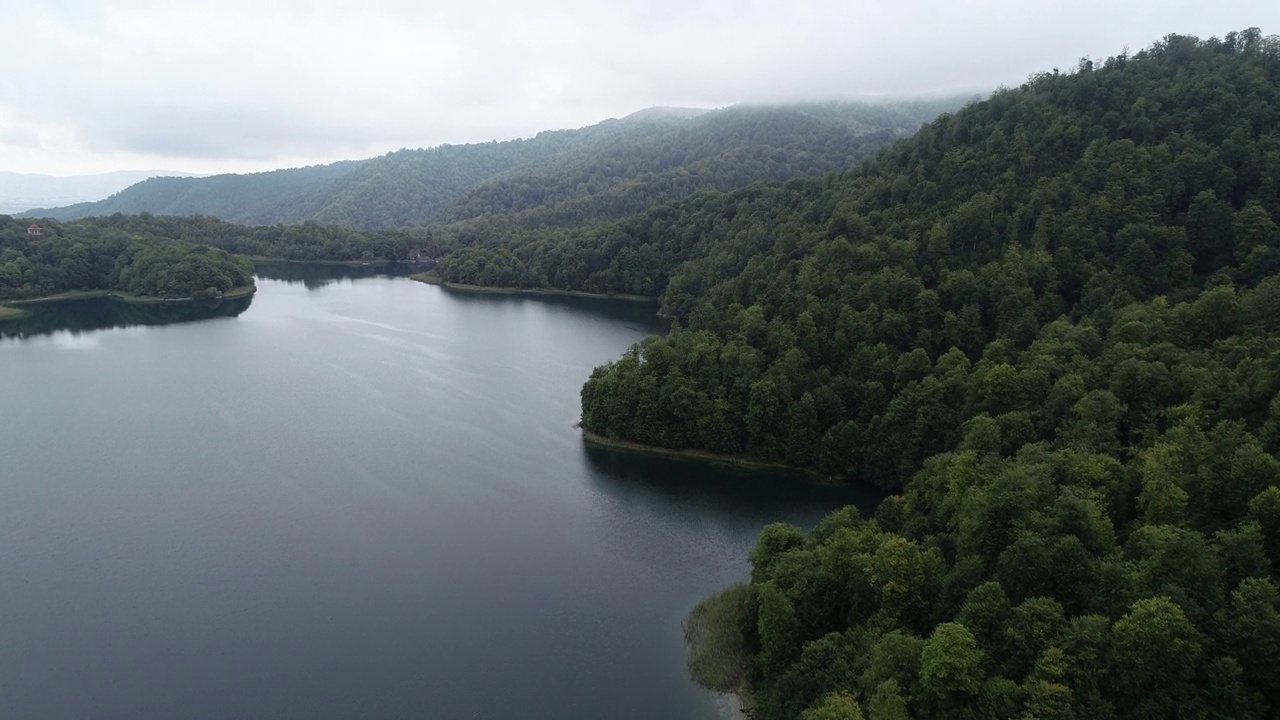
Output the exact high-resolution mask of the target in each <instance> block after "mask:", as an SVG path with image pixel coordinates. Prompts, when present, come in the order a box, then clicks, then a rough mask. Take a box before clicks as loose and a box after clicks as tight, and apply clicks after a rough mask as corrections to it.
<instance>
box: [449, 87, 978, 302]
mask: <svg viewBox="0 0 1280 720" xmlns="http://www.w3.org/2000/svg"><path fill="white" fill-rule="evenodd" d="M958 106H959V99H958V98H948V99H943V100H935V101H914V102H904V103H896V104H890V105H863V104H856V103H825V104H807V105H792V106H783V107H733V108H728V109H725V110H721V111H718V112H714V113H708V114H706V115H702V116H700V117H698V118H695V119H691V120H687V121H685V122H684V123H681V124H680V125H678V126H675V127H674V128H673V129H672V130H671V131H669V132H665V133H662V134H661V135H652V136H650V137H648V138H645V139H643V140H638V141H636V142H630V143H615V144H611V145H607V146H605V145H601V146H598V147H593V148H591V149H590V151H589V152H582V153H577V154H572V155H566V156H565V157H563V158H560V159H558V161H557V162H556V163H554V164H548V165H547V166H546V167H542V168H538V170H537V172H536V173H520V174H513V175H512V176H510V177H508V178H504V179H502V180H500V181H495V182H491V183H486V184H485V185H484V186H482V187H480V188H477V189H476V190H474V191H472V192H470V193H468V194H467V195H466V196H465V197H463V198H461V199H459V200H458V201H457V202H455V203H454V204H453V205H451V206H450V207H449V208H448V209H447V210H446V211H445V212H444V213H443V214H442V216H441V219H442V220H443V221H446V222H447V224H446V225H445V226H444V227H442V228H439V229H438V230H437V234H438V236H439V237H440V241H441V244H442V245H443V246H444V247H446V248H454V250H455V251H454V252H453V253H451V254H449V255H448V256H446V257H445V258H444V259H443V261H442V262H441V264H440V270H439V272H440V275H441V276H442V277H443V278H444V279H446V280H449V281H452V282H460V283H469V284H476V285H496V286H506V287H524V288H557V289H563V290H585V291H588V292H600V293H629V294H642V295H653V294H657V293H658V292H661V290H662V286H663V285H664V284H665V282H666V279H667V278H669V277H670V275H671V273H672V272H673V271H674V270H675V266H676V265H677V264H678V263H680V262H682V261H683V260H685V259H687V258H689V257H692V255H691V254H690V253H691V252H693V251H694V248H693V247H692V246H691V242H693V240H694V238H692V237H687V236H685V237H680V238H678V239H676V238H673V237H672V236H671V235H670V233H669V232H668V231H669V230H671V229H672V228H671V227H670V225H669V223H670V222H671V220H672V216H671V213H672V211H673V205H674V203H675V202H677V201H679V200H681V199H684V198H687V197H690V196H693V195H698V196H699V197H700V198H701V199H700V200H698V201H695V202H694V203H693V204H697V203H699V202H711V203H716V202H723V200H724V199H723V198H721V197H719V196H718V194H717V191H719V192H725V191H730V190H734V189H737V188H742V187H746V186H748V185H751V184H754V183H759V182H771V181H772V182H780V181H784V180H790V179H793V178H797V177H808V176H814V175H821V174H830V173H833V172H839V171H843V170H846V169H848V168H851V167H853V165H854V164H855V163H856V162H857V161H858V160H860V159H862V158H865V157H867V156H869V155H871V154H872V153H873V152H875V151H877V150H880V149H882V148H883V147H884V146H885V145H887V144H888V143H889V142H891V141H892V140H894V139H897V138H899V137H902V136H903V135H905V134H908V133H910V132H911V131H913V130H914V129H915V128H916V127H918V126H919V125H920V123H922V122H924V121H927V120H929V119H932V118H934V117H936V116H937V115H938V114H940V113H941V112H943V111H945V110H950V109H954V108H956V107H958Z"/></svg>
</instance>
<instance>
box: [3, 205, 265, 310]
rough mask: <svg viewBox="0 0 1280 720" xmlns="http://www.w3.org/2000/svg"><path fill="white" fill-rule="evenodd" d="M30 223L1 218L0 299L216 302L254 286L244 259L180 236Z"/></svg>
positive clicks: (85, 224)
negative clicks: (76, 294) (113, 294)
mask: <svg viewBox="0 0 1280 720" xmlns="http://www.w3.org/2000/svg"><path fill="white" fill-rule="evenodd" d="M29 224H30V223H29V222H28V221H26V220H21V221H20V220H15V219H13V218H10V217H8V216H3V215H0V300H21V299H27V298H37V297H44V296H48V295H55V294H58V293H64V292H68V291H77V290H90V291H93V290H112V291H118V292H123V293H128V294H130V295H138V296H147V297H158V298H189V297H199V298H209V299H217V298H220V297H221V296H222V294H223V293H225V292H226V291H228V290H231V289H234V288H238V287H244V286H248V285H252V284H253V265H252V263H250V262H249V261H248V260H247V259H245V258H243V257H239V256H236V255H232V254H231V253H228V252H227V251H225V250H222V249H219V248H213V247H209V246H207V245H202V244H196V243H192V242H187V241H185V240H182V239H180V238H181V236H173V235H164V234H156V233H154V232H149V231H146V232H143V231H129V230H126V229H123V228H120V227H117V226H114V225H113V224H112V223H109V222H98V221H92V220H81V221H78V222H74V223H66V224H63V223H59V222H57V221H48V220H46V221H43V222H42V223H41V224H40V225H39V234H32V233H29V232H28V226H29Z"/></svg>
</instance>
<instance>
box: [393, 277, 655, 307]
mask: <svg viewBox="0 0 1280 720" xmlns="http://www.w3.org/2000/svg"><path fill="white" fill-rule="evenodd" d="M409 278H410V279H411V280H417V281H418V282H421V283H426V284H428V285H438V286H440V287H442V288H445V289H446V290H456V291H458V292H468V293H487V294H490V295H545V296H553V297H555V296H559V297H585V298H594V299H597V300H626V301H627V302H648V303H656V302H658V301H659V300H661V298H659V297H651V296H649V295H627V294H618V295H610V294H608V293H592V292H586V291H584V290H559V289H556V288H513V287H490V286H488V285H467V284H465V283H455V282H449V281H448V280H445V279H443V278H441V277H440V276H439V275H436V274H434V273H430V272H420V273H414V274H412V275H410V276H409Z"/></svg>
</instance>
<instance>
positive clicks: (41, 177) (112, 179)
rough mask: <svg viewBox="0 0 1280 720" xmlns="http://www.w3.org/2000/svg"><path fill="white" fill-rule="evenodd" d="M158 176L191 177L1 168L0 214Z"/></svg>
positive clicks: (95, 196)
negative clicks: (12, 170) (67, 172)
mask: <svg viewBox="0 0 1280 720" xmlns="http://www.w3.org/2000/svg"><path fill="white" fill-rule="evenodd" d="M157 176H178V177H191V176H193V173H189V172H180V171H176V170H118V171H115V172H108V173H96V174H91V175H66V176H58V175H45V174H41V173H17V172H10V171H8V170H0V214H9V213H18V212H22V211H24V210H30V209H31V208H37V207H41V206H49V205H65V204H71V203H81V202H86V201H94V200H101V199H103V198H105V197H107V196H109V195H112V194H115V193H118V192H120V191H121V190H123V189H125V188H127V187H129V186H130V185H134V184H136V183H138V182H141V181H143V180H146V179H147V178H151V177H157Z"/></svg>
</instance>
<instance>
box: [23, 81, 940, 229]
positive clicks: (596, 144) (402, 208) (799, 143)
mask: <svg viewBox="0 0 1280 720" xmlns="http://www.w3.org/2000/svg"><path fill="white" fill-rule="evenodd" d="M958 104H959V100H958V99H955V98H952V99H940V100H933V101H914V102H901V103H894V104H880V105H870V104H862V103H828V104H822V105H805V106H782V107H733V108H727V109H724V110H718V111H712V112H705V113H689V112H660V111H650V112H641V113H637V114H636V115H634V116H630V117H628V118H623V119H620V120H608V121H605V122H602V123H599V124H597V125H593V126H591V127H587V128H582V129H578V130H560V131H547V132H542V133H539V134H538V135H537V136H536V137H533V138H529V139H523V140H512V141H509V142H501V143H499V142H490V143H478V144H472V145H442V146H440V147H436V148H432V149H428V150H400V151H398V152H393V153H388V154H387V155H384V156H381V157H377V158H371V159H368V160H361V161H352V162H343V163H336V164H333V165H325V166H315V167H308V168H297V169H291V170H278V171H274V172H268V173H257V174H252V175H218V176H214V177H207V178H152V179H150V180H147V181H145V182H142V183H138V184H137V185H134V186H132V187H130V188H128V189H126V190H124V191H122V192H120V193H117V194H116V195H113V196H112V197H110V198H107V199H106V200H102V201H99V202H94V203H80V204H78V205H73V206H69V207H66V208H56V209H52V210H33V211H31V212H30V213H28V214H30V215H43V216H48V217H53V218H57V219H61V220H70V219H75V218H82V217H86V216H103V215H112V214H115V213H125V214H140V213H144V212H146V213H151V214H154V215H207V216H211V217H217V218H219V219H222V220H225V221H229V222H237V223H245V224H251V225H275V224H286V223H287V224H295V223H301V222H304V221H313V222H316V223H319V224H321V225H341V226H345V227H350V228H355V229H360V230H365V231H377V230H388V229H393V228H404V227H409V226H433V227H434V226H440V225H449V226H450V230H449V233H448V234H449V236H450V237H455V236H463V239H464V240H466V239H469V238H471V237H474V236H477V235H485V236H487V235H490V234H492V233H491V232H490V230H491V229H492V228H494V227H495V226H501V227H510V228H512V230H507V231H504V234H509V233H510V232H513V231H514V230H523V229H531V228H540V227H557V228H563V227H577V226H581V225H587V224H593V223H598V222H601V221H603V220H607V219H616V218H620V217H623V216H626V215H630V214H632V213H635V212H638V211H640V210H642V209H645V208H647V207H649V206H650V205H652V204H654V203H658V202H666V201H674V200H678V199H681V198H683V197H686V196H687V195H689V194H691V193H693V192H696V191H698V190H702V189H713V188H714V189H721V190H727V189H730V188H734V187H739V186H742V185H746V184H749V183H751V182H756V181H762V180H786V179H789V178H792V177H798V176H804V175H814V174H820V173H826V172H832V171H837V170H843V169H846V168H848V167H849V166H850V165H851V164H852V161H853V160H854V159H856V158H858V157H860V156H862V155H865V154H866V152H867V150H868V149H878V148H880V147H883V146H884V145H885V144H886V143H887V142H888V141H890V140H891V139H893V138H895V137H900V136H902V135H904V134H907V133H909V132H911V131H913V130H914V129H915V128H917V127H918V126H919V125H920V124H921V123H922V122H924V121H926V120H929V119H932V118H933V117H935V116H936V115H937V114H938V113H939V112H941V111H943V110H947V109H952V108H954V107H956V106H957V105H958ZM655 110H657V109H655ZM454 226H457V227H454Z"/></svg>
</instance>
